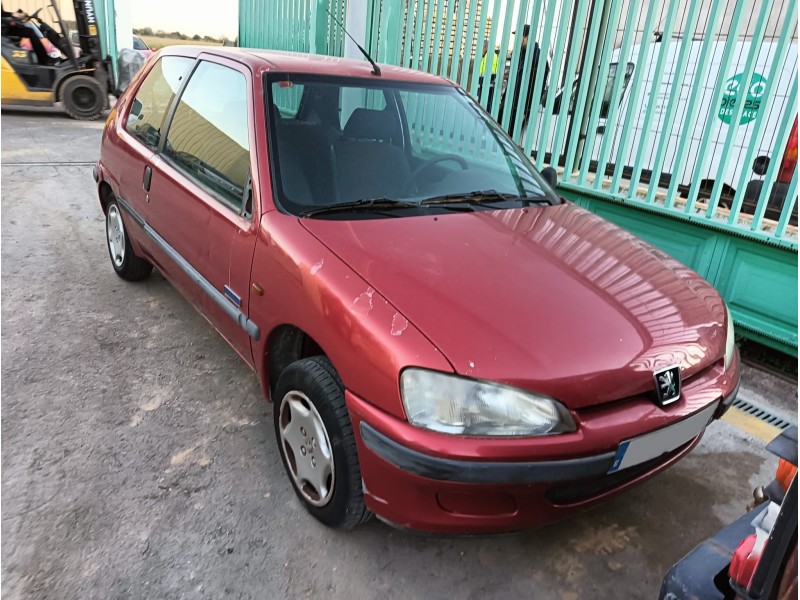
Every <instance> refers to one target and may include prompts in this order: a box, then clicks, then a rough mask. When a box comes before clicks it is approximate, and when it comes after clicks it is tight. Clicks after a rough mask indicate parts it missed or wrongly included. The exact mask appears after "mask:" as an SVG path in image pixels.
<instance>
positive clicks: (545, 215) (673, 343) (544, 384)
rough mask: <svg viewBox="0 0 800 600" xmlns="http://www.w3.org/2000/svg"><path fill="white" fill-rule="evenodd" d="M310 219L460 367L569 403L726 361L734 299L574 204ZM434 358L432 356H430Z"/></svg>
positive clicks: (310, 225) (613, 395) (584, 403)
mask: <svg viewBox="0 0 800 600" xmlns="http://www.w3.org/2000/svg"><path fill="white" fill-rule="evenodd" d="M301 223H302V224H303V226H304V227H305V228H306V229H307V230H308V231H309V232H310V233H312V234H313V235H314V236H315V237H316V238H318V239H319V240H320V241H321V242H322V243H323V244H325V245H326V246H327V247H328V248H329V249H330V250H331V251H332V252H334V253H335V254H336V255H337V256H339V257H340V258H341V259H342V260H343V261H345V262H346V263H347V264H348V265H349V266H350V267H351V268H352V269H353V270H354V271H355V272H356V273H358V274H359V275H360V276H361V277H362V278H363V279H364V280H366V282H367V283H368V284H369V285H370V286H372V287H373V288H374V289H375V290H376V291H378V292H379V293H380V294H381V295H382V296H383V297H384V298H386V299H387V300H388V301H389V302H391V303H392V304H393V305H394V306H395V307H396V308H397V309H398V310H399V311H401V312H402V313H403V314H404V315H405V316H406V318H407V319H408V320H409V321H410V322H411V323H413V324H414V325H415V326H416V327H417V328H418V329H419V330H420V331H421V332H422V333H423V334H424V335H425V336H427V338H428V339H429V340H430V341H431V342H432V343H433V344H434V345H435V346H436V347H437V348H438V350H439V351H441V352H442V353H443V354H444V355H445V356H446V357H447V358H448V360H449V361H450V363H451V364H452V366H453V368H454V369H455V371H456V372H458V373H460V374H462V375H466V376H470V377H475V378H479V379H487V380H492V381H502V382H505V383H508V384H510V385H515V386H518V387H521V388H524V389H528V390H532V391H536V392H539V393H543V394H547V395H550V396H552V397H556V398H559V399H560V400H562V401H563V402H565V403H566V404H567V405H568V406H570V407H571V408H575V409H577V408H583V407H588V406H592V405H598V404H602V403H606V402H610V401H614V400H618V399H622V398H626V397H630V396H632V395H636V394H641V393H645V392H651V391H653V389H654V383H653V381H654V380H653V372H654V371H655V370H658V369H662V368H665V367H669V366H674V365H680V366H681V368H682V377H683V378H684V379H685V378H687V377H690V376H691V375H693V374H695V373H697V372H698V371H700V370H702V369H704V368H705V367H707V366H709V364H711V363H713V362H715V361H717V360H719V359H720V358H721V357H722V356H723V353H724V348H725V329H724V325H725V306H724V303H723V302H722V300H721V298H720V297H719V295H718V294H717V292H716V291H715V290H714V289H713V288H712V287H711V285H710V284H708V282H706V281H705V280H703V279H702V278H701V277H699V276H698V275H696V274H695V273H694V272H692V271H691V270H690V269H688V268H687V267H685V266H684V265H682V264H681V263H679V262H678V261H676V260H674V259H672V258H670V257H669V256H667V255H666V254H664V253H663V252H661V251H659V250H656V249H655V248H653V247H651V246H649V245H648V244H646V243H645V242H643V241H641V240H639V239H638V238H636V237H634V236H632V235H631V234H629V233H627V232H625V231H623V230H622V229H620V228H618V227H616V226H615V225H613V224H611V223H609V222H607V221H605V220H603V219H601V218H600V217H598V216H596V215H594V214H593V213H590V212H588V211H586V210H584V209H581V208H579V207H577V206H575V205H573V204H570V203H565V204H562V205H559V206H553V207H530V208H525V209H522V208H520V209H513V210H498V211H482V212H475V213H454V214H449V215H443V216H441V215H440V216H437V217H433V216H431V217H427V216H425V217H405V218H388V219H366V220H351V221H336V220H322V219H301ZM422 366H424V365H422Z"/></svg>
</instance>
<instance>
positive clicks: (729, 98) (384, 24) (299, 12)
mask: <svg viewBox="0 0 800 600" xmlns="http://www.w3.org/2000/svg"><path fill="white" fill-rule="evenodd" d="M348 1H349V2H350V3H354V2H361V3H366V11H365V14H366V15H367V23H366V35H365V36H364V42H365V45H366V47H367V48H368V49H369V51H370V53H371V54H372V55H373V58H375V59H376V60H377V61H379V62H384V63H389V64H395V65H402V66H405V67H410V68H414V69H419V70H423V71H428V72H431V73H436V74H439V75H441V76H443V77H447V78H449V79H451V80H453V81H455V82H457V83H458V84H459V85H461V86H462V87H464V88H465V89H466V90H467V91H468V92H469V93H470V94H471V95H472V96H473V97H474V98H476V99H477V100H478V101H479V102H480V103H481V104H482V105H483V106H484V107H485V108H486V110H487V111H488V112H490V113H491V114H492V116H493V117H494V118H495V119H496V120H497V121H498V122H499V123H500V124H501V125H502V126H503V128H505V129H506V130H507V131H508V132H509V134H510V135H511V136H512V137H513V138H514V139H515V140H516V141H517V142H518V143H519V144H520V146H522V147H523V148H524V149H525V150H526V152H528V153H529V154H530V155H531V157H532V160H533V161H534V162H535V163H536V165H537V166H538V167H540V168H542V167H544V166H547V165H550V166H553V167H555V168H556V169H557V170H558V173H559V188H560V189H561V191H562V193H564V195H566V196H568V197H570V198H571V199H573V200H575V201H577V202H579V203H581V204H582V205H584V206H586V207H588V208H589V209H591V210H595V211H596V212H598V213H602V214H603V215H604V216H606V217H608V218H610V219H612V220H615V221H617V222H618V223H620V224H622V225H623V226H625V227H627V228H629V229H631V230H633V231H634V232H635V233H637V234H639V235H641V236H642V237H645V238H646V239H648V240H650V241H651V242H653V243H655V244H656V245H659V246H661V247H663V248H664V249H665V250H667V251H669V252H671V253H672V254H674V255H675V256H677V257H678V258H680V259H681V260H683V261H684V262H686V263H687V264H689V265H690V266H692V267H693V268H694V269H695V270H697V271H698V272H699V273H701V274H702V275H704V276H705V277H706V278H707V279H709V281H711V282H712V283H713V284H714V285H716V286H717V288H718V289H720V291H721V292H722V293H723V295H725V297H726V300H727V301H728V302H729V304H730V305H731V308H732V311H733V313H734V317H735V319H736V322H737V325H739V329H740V331H741V332H743V333H745V334H746V335H749V336H751V337H755V338H757V339H759V340H761V341H764V342H766V343H769V344H772V345H774V346H776V347H778V348H781V349H783V350H785V351H788V352H791V353H794V354H796V353H797V249H798V233H797V206H796V200H797V177H798V175H797V86H798V79H797V3H796V0H782V1H780V2H773V1H772V0H685V1H684V2H680V3H679V2H674V1H673V2H667V3H664V2H662V1H661V0H644V1H641V2H640V1H637V0H574V1H567V0H544V1H534V0H348ZM326 6H331V7H335V8H336V10H338V11H339V14H341V15H344V14H346V13H347V7H346V5H345V3H344V1H343V0H338V1H335V2H331V3H329V2H328V0H318V1H314V0H305V1H299V2H298V0H280V1H277V2H276V1H272V2H258V1H257V0H241V2H240V14H241V17H240V18H241V20H242V21H241V22H242V25H241V28H240V39H241V40H242V44H243V45H254V46H260V47H270V48H280V49H297V50H302V51H317V52H320V53H327V54H333V55H341V54H342V48H343V47H342V45H341V38H339V40H338V43H337V42H336V40H335V39H334V38H333V34H334V33H335V26H334V27H333V31H332V28H331V23H330V22H329V20H328V19H327V13H325V10H324V8H325V7H326ZM259 7H260V8H259ZM298 7H299V8H298ZM257 9H258V10H261V11H262V12H263V11H264V10H266V11H269V15H270V16H269V21H270V22H272V23H273V26H272V27H271V28H269V27H268V28H266V29H263V30H260V31H255V30H253V29H254V28H252V27H250V26H249V25H248V24H247V23H248V22H250V21H251V20H252V16H253V14H255V13H256V12H258V10H257ZM256 22H262V23H263V22H264V20H260V21H259V19H256ZM349 26H351V27H352V26H353V24H352V23H351V24H349ZM321 30H324V31H326V34H327V36H328V37H327V38H325V44H321V43H317V44H316V45H315V46H313V47H312V45H311V44H309V43H308V39H309V38H310V37H314V36H315V34H314V32H316V39H317V40H319V39H321V38H320V34H319V32H320V31H321ZM526 30H527V31H528V35H527V39H523V38H524V37H525V36H524V35H523V34H524V32H525V31H526ZM495 65H496V66H495ZM418 112H419V114H417V115H413V114H410V120H411V124H410V126H411V128H412V132H413V131H414V130H415V129H416V130H417V131H420V132H421V131H425V132H427V134H428V135H433V134H432V133H431V132H433V131H434V129H435V128H434V124H435V123H436V121H437V119H441V118H444V116H443V115H439V114H437V113H436V110H435V107H433V108H432V109H426V110H420V111H418ZM453 142H454V141H453V140H444V139H442V140H440V143H441V145H442V150H443V151H445V150H450V151H452V144H453ZM678 239H680V240H683V243H682V244H686V245H685V246H684V245H682V244H676V243H675V240H678Z"/></svg>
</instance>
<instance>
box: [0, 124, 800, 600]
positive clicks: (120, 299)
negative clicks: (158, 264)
mask: <svg viewBox="0 0 800 600" xmlns="http://www.w3.org/2000/svg"><path fill="white" fill-rule="evenodd" d="M102 127H103V123H102V122H94V123H79V122H75V121H72V120H70V119H68V118H66V117H65V116H62V115H61V114H59V113H57V112H52V111H38V112H33V111H26V112H11V111H10V110H5V111H4V112H3V113H2V127H1V129H2V218H1V220H2V500H3V502H2V594H3V597H4V598H8V599H31V600H33V599H36V600H45V599H53V600H63V599H71V598H81V599H89V598H98V599H109V598H189V599H194V598H223V597H224V598H287V597H290V598H318V597H325V598H330V599H337V598H347V599H359V598H448V599H449V598H526V597H528V598H530V597H535V598H537V599H545V600H546V599H551V598H552V599H559V600H570V599H577V598H654V597H655V596H656V595H657V593H658V590H659V587H660V583H661V579H662V577H663V575H664V574H665V572H666V571H667V570H668V569H669V567H670V566H671V565H672V564H673V563H674V562H675V561H676V560H677V559H678V558H680V557H681V556H683V555H684V554H685V553H686V552H687V551H689V550H690V549H691V548H692V547H694V546H695V544H696V543H698V542H699V541H700V540H701V539H703V538H705V537H706V536H708V535H709V534H711V533H713V532H714V531H716V530H717V529H719V528H720V527H721V526H722V525H724V524H725V523H726V522H728V521H730V520H732V519H734V518H735V517H737V516H739V515H740V514H742V513H743V511H744V507H745V505H746V503H747V502H748V501H749V500H750V498H751V496H750V494H751V490H752V488H753V487H754V486H755V485H757V484H760V483H766V482H767V481H768V480H769V479H770V478H771V474H774V469H775V465H776V461H775V459H774V458H771V457H768V456H767V455H766V454H765V452H764V451H763V446H764V442H763V441H762V440H761V439H758V437H755V436H754V435H751V433H752V432H754V433H756V434H759V429H758V428H757V427H756V428H753V427H749V426H748V423H747V419H742V418H739V419H738V420H736V419H734V420H733V421H731V422H735V423H736V425H737V426H734V425H732V424H731V422H729V421H721V422H717V423H714V424H713V425H712V426H711V427H710V429H709V431H708V433H707V435H706V437H705V438H704V439H703V441H702V443H701V444H700V445H699V446H698V448H697V449H696V450H695V451H694V452H693V453H692V454H691V455H690V456H688V457H687V458H686V459H685V460H683V461H682V462H681V463H679V464H678V465H676V466H675V467H673V468H672V469H670V470H669V471H667V472H665V473H663V474H662V475H660V476H658V477H656V478H654V479H652V480H650V481H649V482H647V483H645V484H643V485H641V486H639V487H638V488H636V489H634V490H631V491H629V492H628V493H625V494H624V495H622V496H619V497H617V498H616V499H614V500H612V501H609V502H607V503H606V504H604V505H602V506H600V507H598V508H596V509H594V510H593V511H591V512H589V513H585V514H583V515H581V516H579V517H577V518H574V519H572V520H570V521H567V522H563V523H559V524H556V525H552V526H549V527H545V528H542V529H538V530H534V531H529V532H525V533H521V534H515V535H507V536H495V537H476V538H468V537H443V536H438V537H429V536H420V535H416V534H413V533H408V532H403V531H397V530H394V529H391V528H390V527H388V526H386V525H384V524H383V523H381V522H379V521H376V520H373V521H371V522H370V523H368V524H367V525H366V526H364V527H363V528H361V529H359V530H357V531H355V532H352V533H337V532H334V531H329V530H327V529H325V528H323V527H322V526H320V525H318V524H317V523H316V522H315V521H314V520H312V519H311V518H310V517H309V516H307V515H306V514H305V512H304V511H303V509H302V508H301V507H300V504H299V503H298V501H297V499H296V498H295V496H294V494H293V492H292V490H291V488H290V484H289V482H288V480H287V478H286V476H285V473H284V471H283V467H282V465H281V462H280V459H279V456H278V453H277V448H276V445H275V440H274V434H273V431H272V425H271V419H272V407H271V405H270V404H268V403H266V402H265V401H264V400H263V399H262V397H261V395H260V392H259V387H258V385H257V382H256V379H255V377H254V376H253V375H252V373H251V372H250V371H249V370H248V369H247V367H246V366H245V365H244V364H243V363H242V362H241V361H240V360H239V359H238V357H236V356H235V354H234V352H233V351H232V350H231V349H229V348H228V347H227V345H226V344H225V343H224V342H223V340H222V339H221V338H220V337H219V336H218V335H217V334H216V333H215V332H214V331H213V330H212V329H211V328H210V327H209V326H208V325H207V324H206V322H205V321H204V320H203V319H202V317H200V316H199V315H198V313H196V312H195V311H194V310H193V309H192V308H191V307H190V306H189V305H188V304H187V303H186V302H185V301H184V300H183V299H182V298H181V297H180V296H179V295H178V294H177V293H176V292H175V290H173V288H172V287H171V286H170V285H169V284H168V283H166V282H165V281H164V279H163V278H162V277H161V276H160V275H158V274H156V273H154V274H153V276H152V277H151V278H150V279H149V280H148V281H146V282H144V283H142V284H128V283H125V282H123V281H122V280H120V279H119V278H117V277H116V276H115V275H114V272H113V270H112V268H111V265H110V264H109V259H108V255H107V252H106V246H105V239H104V224H103V218H102V215H101V212H100V208H99V205H98V202H97V197H96V193H95V190H94V182H93V181H92V177H91V171H92V168H91V164H92V163H93V162H94V161H95V160H96V158H97V155H98V146H99V141H100V135H101V132H102ZM740 397H742V398H744V399H748V400H750V401H753V402H757V403H759V404H762V405H765V406H771V407H772V408H773V409H774V410H775V411H777V412H779V413H780V414H782V415H784V416H786V417H787V418H789V419H790V420H791V421H792V422H796V420H797V418H796V413H797V406H796V398H797V386H796V384H793V383H787V382H786V381H784V380H779V379H774V378H772V377H771V376H769V375H767V374H765V373H762V372H760V371H758V370H756V369H752V368H748V369H746V370H745V373H744V377H743V380H742V391H741V395H740ZM740 417H741V415H740ZM751 425H752V424H751ZM748 432H751V433H748ZM768 433H769V432H768ZM762 437H763V435H762Z"/></svg>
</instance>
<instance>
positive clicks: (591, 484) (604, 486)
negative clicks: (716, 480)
mask: <svg viewBox="0 0 800 600" xmlns="http://www.w3.org/2000/svg"><path fill="white" fill-rule="evenodd" d="M692 443H694V440H689V441H688V442H686V443H685V444H683V445H682V446H679V447H677V448H676V449H675V450H672V451H671V452H667V453H666V454H662V455H661V456H659V457H657V458H654V459H652V460H649V461H647V462H643V463H642V464H639V465H636V466H633V467H629V468H627V469H625V470H624V471H617V472H616V473H611V474H609V475H603V476H601V477H596V478H593V479H582V480H581V481H574V482H571V483H566V484H564V485H558V486H556V487H553V488H550V489H549V490H547V492H546V493H545V496H546V497H547V499H548V500H549V501H550V502H551V503H552V504H574V503H575V502H582V501H583V500H588V499H590V498H592V497H594V496H599V495H600V494H603V493H605V492H608V491H610V490H613V489H615V488H618V487H620V486H622V485H625V484H626V483H628V482H630V481H633V480H634V479H636V478H637V477H640V476H642V475H644V474H645V473H647V472H648V471H652V470H653V469H656V468H657V467H659V466H661V465H663V464H664V463H665V462H667V461H669V460H670V459H672V458H674V457H675V456H677V455H678V454H680V453H681V452H683V451H684V450H685V449H686V448H687V447H689V446H690V445H691V444H692Z"/></svg>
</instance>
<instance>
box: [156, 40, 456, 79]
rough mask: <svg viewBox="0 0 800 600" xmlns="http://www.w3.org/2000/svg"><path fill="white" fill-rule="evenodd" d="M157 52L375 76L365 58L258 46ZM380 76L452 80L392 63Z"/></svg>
mask: <svg viewBox="0 0 800 600" xmlns="http://www.w3.org/2000/svg"><path fill="white" fill-rule="evenodd" d="M160 53H161V55H180V56H192V57H197V56H199V55H200V54H211V55H214V56H220V57H223V58H228V59H232V60H236V61H238V62H242V63H245V64H247V65H248V66H250V67H254V68H256V67H261V68H265V69H267V70H269V71H275V72H276V73H303V74H314V75H338V76H339V77H364V78H370V79H372V78H375V77H376V76H375V75H373V73H372V66H371V65H370V64H369V62H367V60H366V59H363V58H362V59H357V58H339V57H337V56H323V55H320V54H304V53H302V52H284V51H280V50H262V49H258V48H233V47H225V46H180V45H176V46H167V47H166V48H163V49H162V50H160ZM379 66H380V69H381V77H380V78H381V79H383V80H387V81H411V82H419V83H432V84H437V85H450V86H453V85H455V84H453V83H452V82H450V81H448V80H447V79H445V78H444V77H439V76H437V75H431V74H430V73H423V72H421V71H415V70H413V69H405V68H403V67H397V66H394V65H383V64H380V65H379Z"/></svg>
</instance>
